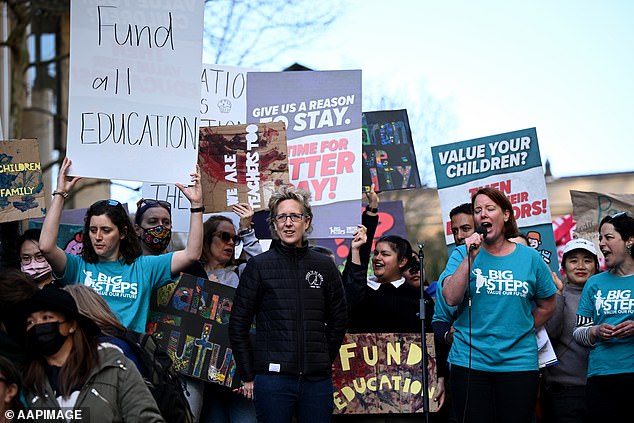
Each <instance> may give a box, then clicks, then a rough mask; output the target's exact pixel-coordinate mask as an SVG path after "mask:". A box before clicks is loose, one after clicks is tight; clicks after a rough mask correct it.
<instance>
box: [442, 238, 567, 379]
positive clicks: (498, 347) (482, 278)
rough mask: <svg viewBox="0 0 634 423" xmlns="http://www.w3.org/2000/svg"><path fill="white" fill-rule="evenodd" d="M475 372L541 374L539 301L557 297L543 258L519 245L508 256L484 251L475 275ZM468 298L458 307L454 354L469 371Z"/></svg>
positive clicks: (455, 361)
mask: <svg viewBox="0 0 634 423" xmlns="http://www.w3.org/2000/svg"><path fill="white" fill-rule="evenodd" d="M469 286H470V291H471V296H472V307H471V320H472V321H471V354H472V360H471V368H472V369H475V370H481V371H488V372H514V371H529V370H537V369H538V360H537V341H536V338H535V327H534V325H535V321H534V319H533V314H532V309H533V305H534V300H535V299H538V298H548V297H550V296H552V295H554V294H555V292H557V288H556V287H555V283H554V282H553V278H552V275H551V273H550V269H549V268H548V266H547V265H546V263H544V260H543V259H542V258H541V256H540V255H539V253H538V252H537V251H535V250H533V249H532V248H529V247H526V246H524V245H520V244H517V245H516V247H515V250H514V251H513V252H512V253H511V254H508V255H506V256H493V255H491V254H489V253H487V252H486V251H485V250H484V249H483V250H481V251H480V252H479V253H478V255H477V257H476V258H475V260H474V262H473V265H472V268H471V275H470V283H469ZM467 304H468V302H467V297H466V295H465V300H464V301H463V302H462V304H460V306H459V307H458V318H457V319H456V322H455V323H454V327H455V329H456V332H455V333H454V335H453V336H454V342H453V344H452V347H451V351H450V353H449V362H450V363H451V364H453V365H457V366H462V367H468V366H469V311H468V308H467Z"/></svg>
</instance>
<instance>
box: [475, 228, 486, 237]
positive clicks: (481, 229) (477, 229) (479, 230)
mask: <svg viewBox="0 0 634 423" xmlns="http://www.w3.org/2000/svg"><path fill="white" fill-rule="evenodd" d="M475 231H476V232H477V233H479V234H480V235H482V236H483V237H485V238H486V237H487V235H488V232H487V228H485V227H484V226H482V225H480V226H478V227H477V228H476V230H475Z"/></svg>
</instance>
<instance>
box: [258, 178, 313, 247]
mask: <svg viewBox="0 0 634 423" xmlns="http://www.w3.org/2000/svg"><path fill="white" fill-rule="evenodd" d="M286 200H295V201H297V202H298V203H299V204H301V206H302V214H303V215H304V216H305V217H309V218H310V225H309V226H308V229H306V233H305V234H304V235H306V234H309V233H311V232H312V231H313V210H312V208H311V207H310V193H309V192H307V191H304V190H303V189H299V188H295V187H292V186H290V185H282V186H281V187H280V188H279V189H277V190H276V191H275V193H273V195H271V198H269V211H270V212H271V213H270V214H269V218H268V219H267V222H268V224H269V231H270V232H271V236H272V237H273V239H279V237H278V235H277V231H276V230H275V219H273V217H274V216H275V215H277V208H278V206H279V205H280V203H281V202H282V201H286Z"/></svg>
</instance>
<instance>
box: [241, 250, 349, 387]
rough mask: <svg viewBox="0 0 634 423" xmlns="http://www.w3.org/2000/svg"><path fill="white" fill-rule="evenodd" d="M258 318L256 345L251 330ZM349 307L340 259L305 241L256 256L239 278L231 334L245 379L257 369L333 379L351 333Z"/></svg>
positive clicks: (248, 378)
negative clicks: (335, 364) (334, 365)
mask: <svg viewBox="0 0 634 423" xmlns="http://www.w3.org/2000/svg"><path fill="white" fill-rule="evenodd" d="M254 317H255V321H256V326H257V329H256V331H255V333H256V336H255V338H256V341H255V348H253V347H252V346H251V343H250V341H249V329H250V327H251V323H252V322H253V319H254ZM346 325H347V308H346V300H345V294H344V290H343V285H342V283H341V276H340V274H339V271H338V270H337V267H336V266H335V263H334V262H333V261H332V259H330V258H329V257H327V256H326V255H324V254H321V253H317V252H314V251H312V250H311V249H310V248H308V245H305V246H304V247H301V248H293V247H287V246H285V245H283V244H282V243H281V242H279V241H277V240H276V241H273V243H272V244H271V249H270V250H269V251H267V252H265V253H262V254H260V255H257V256H255V257H253V258H251V259H250V260H249V261H248V262H247V266H246V268H245V269H244V272H243V273H242V276H241V277H240V284H239V285H238V288H237V290H236V295H235V298H234V301H233V308H232V310H231V320H230V322H229V338H230V341H231V348H232V350H233V353H234V355H235V359H236V364H237V367H238V373H239V375H240V378H241V379H242V380H244V381H247V382H249V381H252V380H253V379H254V377H255V374H256V373H269V374H287V375H289V374H290V375H300V374H301V375H304V376H306V377H330V376H331V374H332V362H333V360H334V358H335V357H336V356H337V354H338V352H339V347H340V346H341V342H342V340H343V336H344V334H345V332H346Z"/></svg>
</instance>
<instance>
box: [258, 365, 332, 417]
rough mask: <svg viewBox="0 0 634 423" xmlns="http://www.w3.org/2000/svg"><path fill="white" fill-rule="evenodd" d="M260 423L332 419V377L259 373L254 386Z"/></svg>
mask: <svg viewBox="0 0 634 423" xmlns="http://www.w3.org/2000/svg"><path fill="white" fill-rule="evenodd" d="M254 397H255V398H254V399H255V411H256V415H257V419H258V423H287V422H288V423H290V422H291V420H292V418H293V414H296V415H297V423H328V422H330V417H331V416H332V409H333V404H334V402H333V387H332V379H331V378H330V377H328V378H326V379H319V380H312V379H310V380H309V379H306V378H305V377H303V376H288V375H271V374H258V375H256V376H255V386H254Z"/></svg>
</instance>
